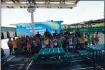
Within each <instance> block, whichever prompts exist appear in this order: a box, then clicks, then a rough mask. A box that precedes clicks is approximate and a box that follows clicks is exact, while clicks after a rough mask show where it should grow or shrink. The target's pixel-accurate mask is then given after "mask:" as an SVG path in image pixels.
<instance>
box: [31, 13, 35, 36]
mask: <svg viewBox="0 0 105 70" xmlns="http://www.w3.org/2000/svg"><path fill="white" fill-rule="evenodd" d="M33 13H34V12H31V23H32V35H33V36H34V34H35V29H34V14H33Z"/></svg>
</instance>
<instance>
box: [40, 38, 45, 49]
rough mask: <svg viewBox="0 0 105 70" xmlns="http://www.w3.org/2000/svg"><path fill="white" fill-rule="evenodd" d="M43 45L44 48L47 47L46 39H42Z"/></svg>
mask: <svg viewBox="0 0 105 70" xmlns="http://www.w3.org/2000/svg"><path fill="white" fill-rule="evenodd" d="M41 45H42V48H45V47H46V43H45V39H44V38H42V40H41Z"/></svg>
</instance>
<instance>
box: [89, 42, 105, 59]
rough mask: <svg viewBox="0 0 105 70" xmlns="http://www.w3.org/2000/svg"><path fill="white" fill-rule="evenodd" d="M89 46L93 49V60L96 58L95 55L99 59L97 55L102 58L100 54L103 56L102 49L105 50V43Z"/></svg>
mask: <svg viewBox="0 0 105 70" xmlns="http://www.w3.org/2000/svg"><path fill="white" fill-rule="evenodd" d="M89 48H90V49H91V50H92V56H93V60H94V59H95V57H96V60H97V58H98V57H97V56H99V59H100V56H102V50H105V47H104V44H98V45H92V46H89ZM95 53H96V55H95Z"/></svg>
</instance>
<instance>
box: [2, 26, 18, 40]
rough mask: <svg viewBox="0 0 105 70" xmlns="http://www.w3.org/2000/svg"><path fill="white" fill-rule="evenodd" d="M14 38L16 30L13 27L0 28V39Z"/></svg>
mask: <svg viewBox="0 0 105 70" xmlns="http://www.w3.org/2000/svg"><path fill="white" fill-rule="evenodd" d="M9 37H11V38H13V37H16V28H13V27H1V39H6V38H9Z"/></svg>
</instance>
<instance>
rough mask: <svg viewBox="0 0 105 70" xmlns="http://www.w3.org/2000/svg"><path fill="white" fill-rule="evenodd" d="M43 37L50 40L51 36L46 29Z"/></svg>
mask: <svg viewBox="0 0 105 70" xmlns="http://www.w3.org/2000/svg"><path fill="white" fill-rule="evenodd" d="M44 36H45V38H50V37H51V34H50V32H49V31H48V29H46V31H45V32H44Z"/></svg>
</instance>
